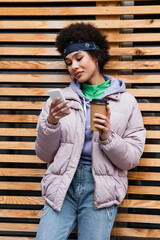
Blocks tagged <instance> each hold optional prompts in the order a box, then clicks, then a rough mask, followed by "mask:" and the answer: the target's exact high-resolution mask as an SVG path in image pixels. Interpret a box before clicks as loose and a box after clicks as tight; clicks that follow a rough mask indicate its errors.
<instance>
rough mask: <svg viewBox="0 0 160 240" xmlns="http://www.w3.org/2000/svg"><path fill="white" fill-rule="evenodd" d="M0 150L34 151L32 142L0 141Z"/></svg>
mask: <svg viewBox="0 0 160 240" xmlns="http://www.w3.org/2000/svg"><path fill="white" fill-rule="evenodd" d="M0 149H8V150H9V149H10V150H11V149H17V150H34V142H22V141H21V142H11V141H10V142H7V141H4V142H3V141H1V144H0Z"/></svg>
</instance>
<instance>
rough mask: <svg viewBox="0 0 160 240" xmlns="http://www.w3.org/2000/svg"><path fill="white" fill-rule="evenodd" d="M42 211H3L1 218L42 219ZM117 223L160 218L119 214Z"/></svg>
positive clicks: (156, 216) (144, 221)
mask: <svg viewBox="0 0 160 240" xmlns="http://www.w3.org/2000/svg"><path fill="white" fill-rule="evenodd" d="M40 216H41V211H38V210H12V209H1V211H0V217H2V218H3V217H5V218H22V219H23V218H32V219H34V218H40ZM116 222H139V223H153V224H159V223H160V216H158V215H147V214H126V213H118V214H117V217H116Z"/></svg>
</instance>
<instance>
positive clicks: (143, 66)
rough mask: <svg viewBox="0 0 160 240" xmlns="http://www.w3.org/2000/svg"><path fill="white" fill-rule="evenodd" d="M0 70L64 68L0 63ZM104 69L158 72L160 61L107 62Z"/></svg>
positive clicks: (59, 64)
mask: <svg viewBox="0 0 160 240" xmlns="http://www.w3.org/2000/svg"><path fill="white" fill-rule="evenodd" d="M0 69H36V70H38V69H44V70H47V69H50V70H53V69H54V70H56V69H57V70H65V69H66V66H65V63H64V62H63V61H55V62H53V61H0ZM104 69H108V70H119V69H125V70H127V69H128V70H132V69H137V70H160V61H109V62H108V63H107V64H106V65H105V67H104Z"/></svg>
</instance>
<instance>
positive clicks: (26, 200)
mask: <svg viewBox="0 0 160 240" xmlns="http://www.w3.org/2000/svg"><path fill="white" fill-rule="evenodd" d="M0 204H13V205H14V204H15V205H17V204H18V205H44V199H43V198H42V197H30V196H25V197H22V196H2V195H1V196H0Z"/></svg>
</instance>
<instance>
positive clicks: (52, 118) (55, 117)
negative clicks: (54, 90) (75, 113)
mask: <svg viewBox="0 0 160 240" xmlns="http://www.w3.org/2000/svg"><path fill="white" fill-rule="evenodd" d="M59 100H60V97H57V98H55V99H54V100H53V101H52V103H51V105H50V108H49V115H48V118H47V121H48V123H49V124H52V125H55V124H57V123H58V122H59V120H60V119H61V118H63V117H65V116H67V115H69V114H70V113H64V112H65V111H66V110H68V109H70V108H71V106H70V105H66V104H67V103H68V101H64V102H62V103H60V104H58V105H56V103H57V102H58V101H59Z"/></svg>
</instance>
